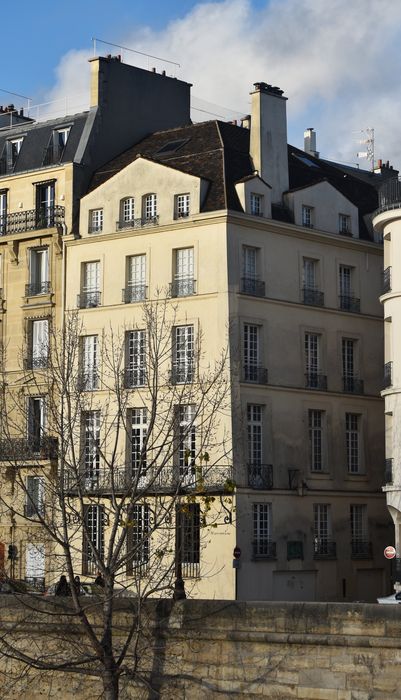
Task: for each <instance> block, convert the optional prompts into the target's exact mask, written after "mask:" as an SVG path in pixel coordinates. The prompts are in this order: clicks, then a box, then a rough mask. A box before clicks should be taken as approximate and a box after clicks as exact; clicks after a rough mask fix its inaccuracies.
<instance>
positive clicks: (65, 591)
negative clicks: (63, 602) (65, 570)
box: [55, 574, 70, 596]
mask: <svg viewBox="0 0 401 700" xmlns="http://www.w3.org/2000/svg"><path fill="white" fill-rule="evenodd" d="M55 595H62V596H67V595H70V587H69V585H68V581H67V578H66V576H64V574H62V575H61V576H60V581H59V582H58V584H57V586H56V590H55Z"/></svg>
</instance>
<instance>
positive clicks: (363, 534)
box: [350, 504, 372, 559]
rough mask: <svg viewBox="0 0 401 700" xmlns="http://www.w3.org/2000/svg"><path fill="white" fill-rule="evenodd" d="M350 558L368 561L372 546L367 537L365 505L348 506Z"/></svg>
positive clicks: (366, 511) (366, 509)
mask: <svg viewBox="0 0 401 700" xmlns="http://www.w3.org/2000/svg"><path fill="white" fill-rule="evenodd" d="M350 521H351V556H352V557H353V558H355V559H369V558H370V557H371V556H372V546H371V542H369V541H368V540H369V536H368V508H367V506H366V505H359V504H358V505H351V506H350Z"/></svg>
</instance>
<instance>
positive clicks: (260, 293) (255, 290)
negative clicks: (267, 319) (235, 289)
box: [240, 277, 266, 297]
mask: <svg viewBox="0 0 401 700" xmlns="http://www.w3.org/2000/svg"><path fill="white" fill-rule="evenodd" d="M240 290H241V294H248V295H249V296H252V297H264V296H265V290H266V285H265V283H264V282H262V281H261V280H258V279H255V278H254V277H242V278H241V286H240Z"/></svg>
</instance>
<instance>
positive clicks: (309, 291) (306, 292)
mask: <svg viewBox="0 0 401 700" xmlns="http://www.w3.org/2000/svg"><path fill="white" fill-rule="evenodd" d="M302 302H303V303H304V304H307V305H308V306H324V292H320V291H319V290H318V289H313V288H311V287H303V288H302Z"/></svg>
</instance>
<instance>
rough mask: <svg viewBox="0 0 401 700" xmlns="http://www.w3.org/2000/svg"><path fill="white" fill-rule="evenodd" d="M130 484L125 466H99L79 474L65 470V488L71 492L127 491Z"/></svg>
mask: <svg viewBox="0 0 401 700" xmlns="http://www.w3.org/2000/svg"><path fill="white" fill-rule="evenodd" d="M129 486H130V475H129V472H128V470H127V469H126V468H125V467H116V468H114V469H105V468H99V469H98V470H96V469H93V470H92V471H91V472H85V471H82V472H79V473H78V474H77V473H74V472H73V471H72V470H67V469H66V470H65V471H64V489H65V491H68V492H70V493H78V492H81V493H114V492H122V491H126V490H127V489H128V488H129Z"/></svg>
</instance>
